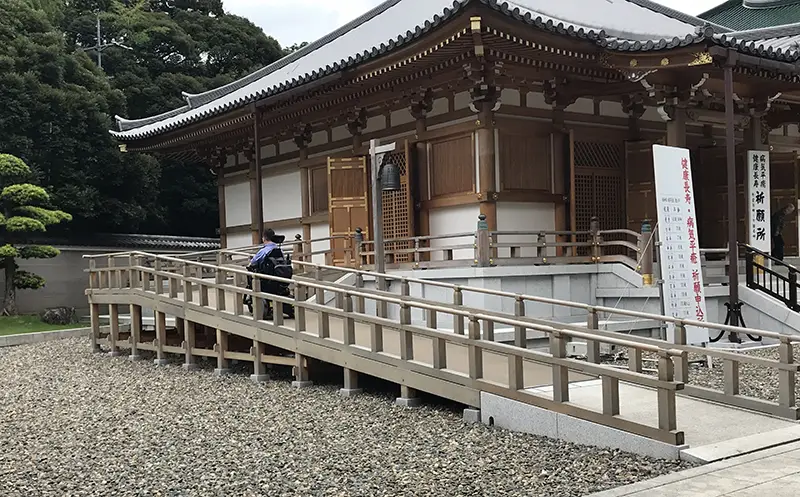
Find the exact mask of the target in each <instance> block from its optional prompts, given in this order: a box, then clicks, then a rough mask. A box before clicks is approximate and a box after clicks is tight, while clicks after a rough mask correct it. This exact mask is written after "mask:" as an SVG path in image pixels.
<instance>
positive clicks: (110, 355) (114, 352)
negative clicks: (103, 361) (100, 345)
mask: <svg viewBox="0 0 800 497" xmlns="http://www.w3.org/2000/svg"><path fill="white" fill-rule="evenodd" d="M121 355H122V352H120V351H119V350H112V351H110V352H109V353H108V356H109V357H119V356H121Z"/></svg>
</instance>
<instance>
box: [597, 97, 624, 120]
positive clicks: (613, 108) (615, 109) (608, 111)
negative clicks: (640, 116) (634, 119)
mask: <svg viewBox="0 0 800 497" xmlns="http://www.w3.org/2000/svg"><path fill="white" fill-rule="evenodd" d="M600 115H601V116H608V117H619V118H627V117H628V114H627V113H625V112H623V111H622V104H621V103H620V102H607V101H603V102H600Z"/></svg>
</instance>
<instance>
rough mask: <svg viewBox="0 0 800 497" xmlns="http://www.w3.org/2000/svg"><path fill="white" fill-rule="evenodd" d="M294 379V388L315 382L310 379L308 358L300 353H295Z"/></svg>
mask: <svg viewBox="0 0 800 497" xmlns="http://www.w3.org/2000/svg"><path fill="white" fill-rule="evenodd" d="M294 361H295V362H294V381H293V382H292V387H294V388H307V387H310V386H311V385H313V384H314V383H313V382H312V381H311V380H310V378H309V375H308V362H307V361H308V359H306V357H305V356H303V355H300V354H298V353H295V354H294Z"/></svg>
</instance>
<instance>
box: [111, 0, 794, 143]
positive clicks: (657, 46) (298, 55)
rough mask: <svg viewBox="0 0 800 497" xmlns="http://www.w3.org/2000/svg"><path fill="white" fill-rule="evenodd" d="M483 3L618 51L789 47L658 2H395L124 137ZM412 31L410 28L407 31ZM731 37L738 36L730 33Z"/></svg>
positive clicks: (130, 126)
mask: <svg viewBox="0 0 800 497" xmlns="http://www.w3.org/2000/svg"><path fill="white" fill-rule="evenodd" d="M476 3H481V4H484V5H486V6H488V7H489V8H492V9H494V10H496V11H499V12H502V13H503V14H505V15H507V16H509V17H512V18H514V19H517V20H519V21H521V22H524V23H526V24H528V25H530V26H533V27H534V28H536V29H540V30H544V31H550V32H554V33H559V34H563V35H565V36H572V37H576V38H581V39H585V40H587V41H591V42H594V43H596V44H598V45H600V46H603V47H606V48H608V49H611V50H619V51H646V50H664V49H670V48H675V47H681V46H687V45H691V44H695V43H701V42H704V41H708V42H711V43H716V44H720V45H723V46H730V47H732V48H735V49H737V50H742V51H745V52H752V53H759V54H760V55H763V56H766V57H770V58H776V59H779V60H792V61H794V60H795V58H796V57H795V55H796V54H795V53H794V52H792V53H790V54H788V55H787V54H786V53H785V51H784V50H778V51H772V52H761V51H759V49H758V46H759V45H758V44H757V43H755V42H753V41H741V40H738V39H731V38H730V36H727V37H723V36H721V35H720V34H721V33H726V32H727V31H729V30H728V29H727V28H724V27H721V26H717V25H710V24H709V23H708V22H706V21H703V20H701V19H699V18H697V17H693V16H689V15H687V14H683V13H681V12H678V11H675V10H673V9H669V8H667V7H664V6H662V5H660V4H658V3H655V2H653V1H651V0H557V1H554V0H514V1H499V0H455V1H453V0H387V1H385V2H384V3H382V4H381V5H379V6H378V7H376V8H374V9H372V10H371V11H369V12H367V13H366V14H364V15H363V16H361V17H359V18H358V19H355V20H354V21H353V22H350V23H348V24H347V25H345V26H343V27H341V28H339V29H337V30H336V31H334V32H332V33H330V34H329V35H327V36H324V37H323V38H321V39H319V40H317V41H315V42H313V43H311V44H310V45H307V46H306V47H304V48H303V49H301V50H299V51H297V52H295V53H293V54H291V55H289V56H287V57H285V58H283V59H281V60H279V61H277V62H275V63H274V64H271V65H269V66H267V67H265V68H263V69H259V70H258V71H255V72H254V73H252V74H250V75H248V76H245V77H244V78H242V79H240V80H238V81H235V82H233V83H230V84H228V85H226V86H222V87H220V88H217V89H214V90H211V91H209V92H206V93H201V94H197V95H188V94H184V98H185V99H186V100H187V105H186V106H184V107H182V108H180V109H176V110H174V111H171V112H168V113H165V114H162V115H160V116H154V117H150V118H146V119H140V120H125V119H122V118H119V117H118V118H117V120H118V125H119V128H120V131H119V132H116V131H112V134H113V135H114V136H115V137H117V138H118V139H120V140H124V141H126V140H138V139H142V138H147V137H151V136H156V135H159V134H162V133H165V132H168V131H171V130H175V129H178V128H181V127H183V126H186V125H188V124H190V123H193V122H197V121H201V120H203V119H206V118H209V117H211V116H215V115H218V114H222V113H224V112H228V111H230V110H233V109H237V108H241V107H243V106H245V105H247V104H248V103H251V102H253V101H256V100H259V99H262V98H265V97H269V96H271V95H275V94H278V93H281V92H283V91H286V90H288V89H290V88H293V87H296V86H300V85H303V84H305V83H309V82H311V81H314V80H317V79H320V78H322V77H325V76H328V75H331V74H335V73H338V72H340V71H342V70H344V69H347V68H349V67H352V66H354V65H357V64H360V63H363V62H365V61H367V60H370V59H372V58H375V57H378V56H381V55H383V54H385V53H388V52H390V51H392V50H394V49H396V48H397V47H400V46H402V45H405V44H407V43H410V42H412V41H414V40H416V39H418V38H419V37H421V36H423V35H424V34H425V33H427V32H428V31H430V30H432V29H434V28H436V27H438V26H440V25H442V24H443V23H445V22H447V21H448V20H450V19H451V18H453V17H454V16H456V15H457V14H458V13H460V12H461V11H463V9H464V7H465V6H466V5H467V4H476ZM403 28H406V29H403ZM729 34H730V33H729Z"/></svg>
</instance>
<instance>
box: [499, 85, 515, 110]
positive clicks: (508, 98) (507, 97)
mask: <svg viewBox="0 0 800 497" xmlns="http://www.w3.org/2000/svg"><path fill="white" fill-rule="evenodd" d="M500 101H501V102H502V104H503V105H513V106H515V107H519V104H520V93H519V90H515V89H513V88H506V89H504V90H502V91H501V92H500Z"/></svg>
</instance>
